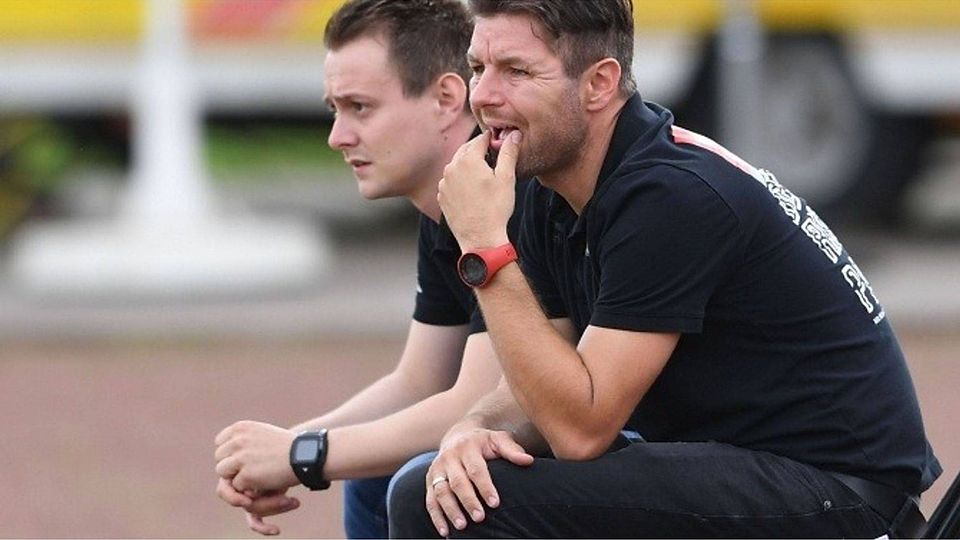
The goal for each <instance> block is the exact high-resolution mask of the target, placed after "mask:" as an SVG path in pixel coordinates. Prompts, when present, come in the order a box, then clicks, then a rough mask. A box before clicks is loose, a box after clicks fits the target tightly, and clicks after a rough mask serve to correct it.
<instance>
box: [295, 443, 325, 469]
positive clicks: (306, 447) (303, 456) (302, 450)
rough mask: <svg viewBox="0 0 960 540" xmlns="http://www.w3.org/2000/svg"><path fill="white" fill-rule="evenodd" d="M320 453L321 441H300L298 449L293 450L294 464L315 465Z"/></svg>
mask: <svg viewBox="0 0 960 540" xmlns="http://www.w3.org/2000/svg"><path fill="white" fill-rule="evenodd" d="M319 453H320V441H318V440H317V439H300V440H299V441H297V447H296V448H294V449H293V462H294V463H297V464H300V463H315V462H316V461H317V455H318V454H319Z"/></svg>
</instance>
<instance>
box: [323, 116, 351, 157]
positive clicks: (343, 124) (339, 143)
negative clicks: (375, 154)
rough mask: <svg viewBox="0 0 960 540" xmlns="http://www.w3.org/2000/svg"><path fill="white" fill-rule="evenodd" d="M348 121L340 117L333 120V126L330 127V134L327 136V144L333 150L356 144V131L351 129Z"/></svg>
mask: <svg viewBox="0 0 960 540" xmlns="http://www.w3.org/2000/svg"><path fill="white" fill-rule="evenodd" d="M349 124H350V123H349V122H347V121H345V120H343V119H342V118H335V119H334V120H333V127H332V128H331V129H330V136H329V137H327V144H328V145H330V148H333V149H334V150H344V149H346V148H351V147H354V146H356V145H357V142H358V137H357V132H356V131H355V130H354V129H352V128H351V127H350V125H349Z"/></svg>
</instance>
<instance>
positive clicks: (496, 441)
mask: <svg viewBox="0 0 960 540" xmlns="http://www.w3.org/2000/svg"><path fill="white" fill-rule="evenodd" d="M491 442H492V443H493V447H494V451H495V452H496V453H497V454H499V455H500V457H502V458H503V459H505V460H507V461H509V462H510V463H513V464H514V465H522V466H526V465H530V464H531V463H533V456H531V455H530V454H528V453H527V451H526V450H524V449H523V447H522V446H520V444H519V443H517V441H515V440H513V437H511V436H510V435H509V434H508V433H504V432H500V433H497V434H495V435H494V436H493V438H492V441H491Z"/></svg>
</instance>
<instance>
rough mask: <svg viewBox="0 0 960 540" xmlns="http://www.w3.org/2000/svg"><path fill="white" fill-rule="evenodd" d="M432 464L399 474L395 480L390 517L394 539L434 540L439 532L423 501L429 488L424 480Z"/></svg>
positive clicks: (389, 506) (389, 501) (389, 510)
mask: <svg viewBox="0 0 960 540" xmlns="http://www.w3.org/2000/svg"><path fill="white" fill-rule="evenodd" d="M429 467H430V462H429V461H427V462H424V463H419V464H417V465H416V466H414V467H410V468H406V467H404V469H405V470H402V471H400V472H398V474H397V475H396V476H394V478H393V483H392V486H391V491H390V497H389V498H388V500H387V504H388V511H387V515H388V516H389V518H390V537H391V538H433V537H436V535H437V531H436V530H435V529H434V528H433V525H432V524H431V522H430V516H429V515H428V514H427V510H426V507H425V506H424V500H425V499H426V496H427V488H426V483H425V480H424V478H426V474H427V469H428V468H429Z"/></svg>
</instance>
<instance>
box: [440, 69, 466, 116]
mask: <svg viewBox="0 0 960 540" xmlns="http://www.w3.org/2000/svg"><path fill="white" fill-rule="evenodd" d="M433 92H434V98H435V99H436V103H437V113H438V114H439V116H441V117H442V118H443V119H444V122H443V127H444V129H446V128H447V127H448V126H449V125H451V124H453V123H454V122H455V121H456V120H458V119H459V117H460V116H462V115H464V114H466V111H465V108H466V107H467V84H466V83H465V82H463V79H461V78H460V76H459V75H457V74H456V73H444V74H443V75H441V76H440V77H439V78H438V79H437V80H436V82H434V83H433ZM467 110H469V109H467Z"/></svg>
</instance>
